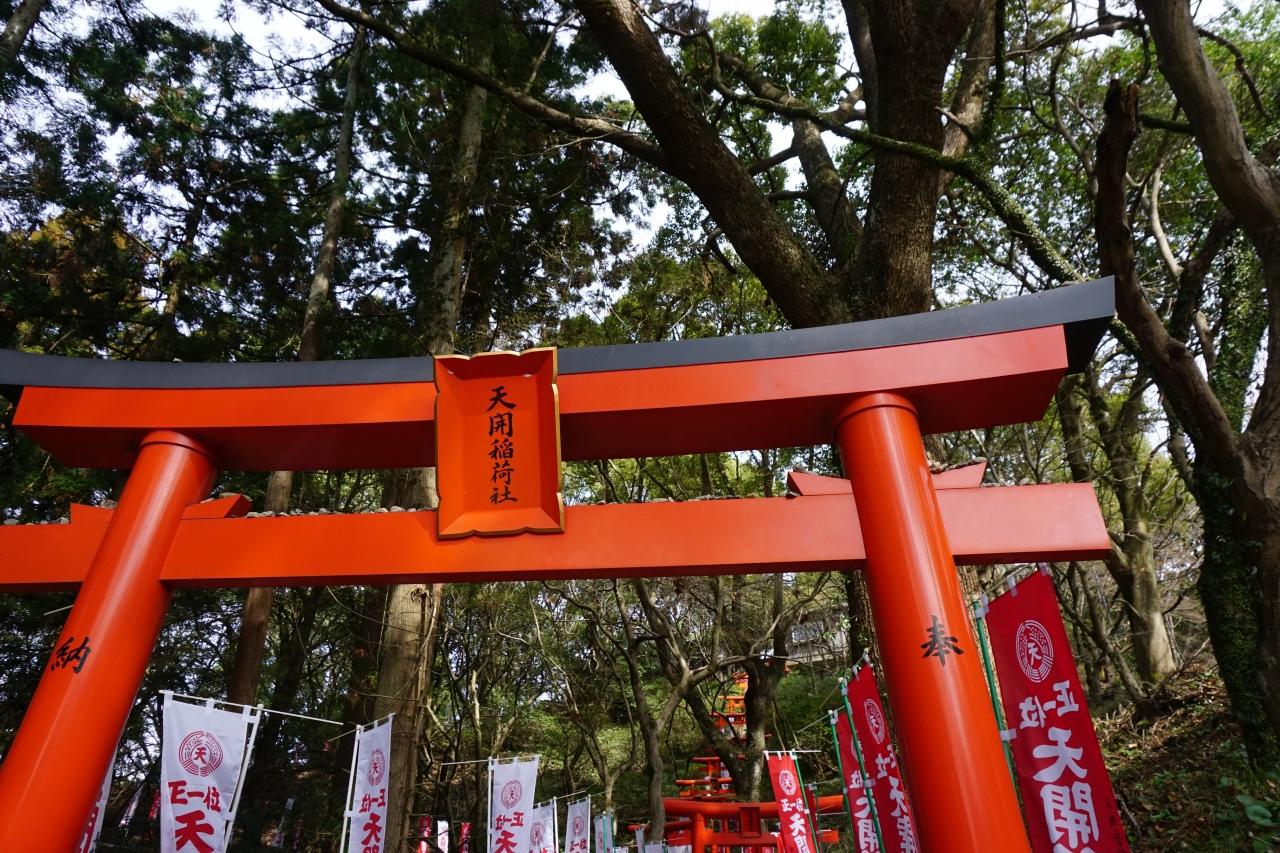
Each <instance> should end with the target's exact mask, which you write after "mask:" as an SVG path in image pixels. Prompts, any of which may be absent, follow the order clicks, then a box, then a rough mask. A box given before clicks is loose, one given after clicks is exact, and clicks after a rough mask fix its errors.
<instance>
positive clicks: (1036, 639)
mask: <svg viewBox="0 0 1280 853" xmlns="http://www.w3.org/2000/svg"><path fill="white" fill-rule="evenodd" d="M986 619H987V628H988V629H989V630H990V634H991V650H992V653H993V655H994V657H995V662H996V673H997V674H998V675H999V678H1000V695H1001V701H1002V702H1003V704H1004V713H1005V717H1006V719H1007V720H1008V723H1007V724H1008V725H1009V726H1010V727H1011V728H1012V729H1013V732H1014V738H1013V741H1012V747H1013V761H1014V767H1015V768H1016V770H1017V776H1018V786H1019V787H1020V788H1021V790H1022V802H1023V807H1024V808H1025V809H1026V810H1027V825H1028V826H1029V827H1030V830H1031V844H1032V849H1034V850H1035V851H1036V853H1084V851H1086V850H1087V851H1092V853H1116V851H1128V849H1129V842H1128V840H1127V839H1126V838H1125V834H1124V827H1123V826H1122V824H1121V823H1120V811H1119V809H1118V808H1117V807H1116V798H1115V794H1114V793H1113V792H1112V790H1111V779H1110V777H1109V776H1108V775H1107V768H1106V766H1105V765H1104V764H1103V761H1102V750H1101V749H1100V748H1099V747H1098V738H1097V735H1096V734H1095V733H1094V731H1093V719H1092V718H1091V717H1090V716H1089V708H1088V705H1087V704H1086V703H1085V699H1084V694H1083V693H1082V691H1081V689H1080V677H1079V675H1078V674H1077V673H1076V663H1075V659H1074V658H1073V657H1072V655H1071V649H1070V647H1069V646H1068V645H1067V632H1066V630H1065V629H1064V628H1063V625H1062V614H1061V612H1060V611H1059V610H1058V597H1057V594H1056V593H1055V592H1054V589H1053V581H1052V580H1051V579H1050V578H1049V576H1048V575H1047V574H1044V573H1043V572H1036V573H1035V574H1033V575H1032V576H1031V577H1029V578H1027V579H1025V580H1023V581H1022V582H1021V583H1019V584H1018V585H1017V586H1015V587H1014V588H1013V590H1011V591H1010V592H1008V593H1005V594H1004V595H1002V596H1000V597H999V598H997V599H996V600H995V601H993V602H991V605H990V609H989V611H988V613H987V617H986Z"/></svg>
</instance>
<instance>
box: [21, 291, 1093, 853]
mask: <svg viewBox="0 0 1280 853" xmlns="http://www.w3.org/2000/svg"><path fill="white" fill-rule="evenodd" d="M1112 312H1113V293H1112V286H1111V282H1110V281H1109V280H1103V281H1097V282H1091V283H1088V284H1080V285H1073V286H1070V287H1063V288H1058V289H1056V290H1053V291H1048V292H1045V293H1042V294H1036V295H1030V296H1023V297H1018V298H1015V299H1009V300H1003V301H1000V302H994V303H988V304H984V305H975V306H969V307H965V308H958V309H952V310H948V311H938V312H932V313H929V314H921V315H915V316H909V317H896V318H892V319H886V320H877V321H870V322H864V323H852V324H847V325H843V326H832V327H825V328H818V329H806V330H797V331H787V332H776V333H771V334H763V335H743V336H735V337H729V338H715V339H706V340H694V341H680V342H665V343H656V344H638V345H631V346H612V347H596V348H587V349H578V350H565V351H563V352H561V353H560V354H559V357H560V370H559V376H558V382H557V384H556V385H554V386H548V385H542V386H539V388H540V389H541V390H539V391H538V392H537V393H538V394H541V395H542V396H543V397H545V398H546V399H548V400H551V401H553V402H554V400H555V394H556V391H557V389H558V394H559V412H558V420H557V416H556V413H555V412H554V411H553V410H551V411H549V410H548V409H547V408H546V406H543V408H541V409H534V411H535V415H534V416H535V417H536V418H541V420H539V421H537V423H540V424H541V429H542V432H543V435H542V437H541V438H540V439H539V441H540V442H541V441H543V439H546V438H547V435H546V433H547V431H548V430H550V432H552V433H554V432H555V431H556V430H557V429H558V431H559V437H560V442H559V445H558V446H556V447H555V452H556V453H557V454H558V453H559V452H560V451H561V450H562V451H563V454H564V457H565V458H567V459H571V460H574V459H604V458H618V457H632V456H657V455H671V454H679V453H699V452H717V451H732V450H747V449H758V448H774V447H789V446H802V445H813V444H823V443H828V442H831V441H833V440H834V441H835V443H836V444H837V445H838V447H839V450H840V453H841V458H842V459H843V461H844V467H845V470H846V471H847V472H848V475H849V481H850V484H851V487H850V489H849V490H847V491H845V492H844V493H843V494H841V493H828V494H812V495H804V496H800V497H794V498H767V499H764V498H761V499H745V500H735V501H706V502H695V503H658V504H611V505H596V506H571V507H568V508H566V509H564V510H563V513H562V514H561V516H560V520H561V528H562V529H560V530H559V531H557V532H551V533H523V534H518V535H496V536H484V537H469V538H444V537H442V536H441V535H440V532H439V530H438V523H437V513H436V512H434V511H425V512H406V513H382V514H362V515H327V516H300V517H266V518H239V517H235V516H242V515H243V514H244V513H245V511H246V510H247V509H248V504H247V502H246V501H245V500H244V499H243V498H224V499H220V500H215V501H206V502H203V503H201V502H200V501H201V499H202V498H204V496H205V495H206V494H207V493H208V491H209V489H210V488H211V486H212V483H213V480H214V476H215V472H216V470H217V469H224V470H258V471H262V470H272V469H277V468H286V469H294V470H310V469H350V468H401V467H412V466H424V465H437V466H438V467H440V468H441V476H442V477H444V474H445V471H447V470H452V472H453V473H452V474H451V475H450V477H451V478H452V479H457V478H458V476H459V475H460V474H462V473H465V471H464V465H463V461H462V459H461V458H456V457H458V456H459V455H460V452H454V451H450V452H449V453H444V454H441V455H442V457H443V458H440V459H437V452H436V448H437V442H438V441H445V440H447V441H448V445H447V446H449V447H451V448H456V447H460V446H464V445H459V444H458V442H459V441H462V440H463V439H462V438H459V436H458V432H459V430H458V429H456V426H457V425H456V424H455V422H454V421H446V419H445V415H444V413H443V411H442V413H441V416H440V419H439V421H438V420H437V414H436V411H435V409H436V406H437V404H439V403H440V402H441V401H442V400H445V399H447V400H448V401H449V402H448V406H449V407H450V408H449V411H450V412H452V411H453V409H454V408H459V407H462V408H465V406H466V405H471V406H473V408H474V402H475V401H474V399H473V400H472V401H471V402H470V403H467V402H466V400H465V399H464V397H465V395H463V394H461V393H458V395H457V396H447V395H446V396H442V397H440V399H437V397H438V396H439V395H438V391H437V386H439V387H440V388H441V391H440V392H439V394H445V391H444V390H443V389H444V388H445V384H444V383H443V379H444V376H443V374H442V372H441V371H442V366H443V369H444V373H447V374H448V375H449V376H450V377H453V378H451V379H450V380H449V381H450V382H454V381H455V379H456V378H457V376H460V375H461V374H463V373H465V372H466V371H463V370H462V369H461V367H460V366H459V365H460V363H459V362H456V361H448V362H446V361H445V360H443V359H437V360H434V361H433V360H432V359H429V358H408V359H386V360H375V361H350V362H313V363H287V364H286V363H279V364H228V365H206V364H167V363H141V362H139V363H125V362H111V361H96V360H85V359H70V358H60V357H54V356H36V355H30V354H24V353H16V352H9V351H0V392H3V393H4V394H5V395H6V396H8V397H9V398H10V399H12V400H15V401H16V402H17V411H16V413H15V417H14V424H15V426H17V427H18V428H20V429H21V430H22V431H23V432H24V433H26V434H27V435H28V436H29V437H30V438H32V439H33V440H35V441H36V442H38V443H39V444H40V445H41V446H42V447H44V448H45V449H47V450H48V451H49V452H50V453H52V454H53V455H54V456H55V457H56V458H58V459H59V460H61V461H62V462H64V463H66V464H69V465H76V466H81V467H95V468H131V469H132V471H131V473H130V475H129V479H128V482H127V484H126V486H125V489H124V492H123V494H122V495H121V497H120V501H119V504H118V506H117V507H116V509H114V510H105V509H93V508H88V507H75V508H73V511H72V516H71V523H70V524H67V525H39V526H32V525H21V526H5V527H2V528H0V591H33V590H52V589H74V588H77V587H78V588H79V593H78V595H77V597H76V602H75V605H74V606H73V608H72V610H71V613H70V615H69V616H68V618H67V621H66V624H65V626H64V627H63V630H62V633H61V635H60V636H59V638H58V641H57V643H56V645H55V649H54V652H53V654H52V656H51V658H50V664H49V668H48V669H47V670H46V672H45V674H44V676H43V678H42V679H41V682H40V685H39V687H38V688H37V690H36V693H35V696H34V697H33V699H32V701H31V704H30V706H29V708H28V710H27V713H26V716H25V717H24V719H23V722H22V725H21V727H20V728H19V731H18V732H17V735H16V737H15V739H14V741H13V744H12V746H11V748H10V750H9V753H8V755H7V756H6V757H5V760H4V763H3V765H0V849H4V850H10V849H13V850H17V849H33V850H71V849H72V848H73V846H74V844H75V842H76V841H77V840H78V837H79V834H80V832H81V830H82V828H83V823H84V819H85V816H86V815H87V814H88V813H89V811H90V809H91V807H92V805H93V802H94V800H95V797H96V794H97V790H98V786H99V783H100V782H101V780H102V776H103V774H104V773H105V772H106V768H107V766H108V764H109V762H110V760H111V753H112V751H113V749H114V748H115V744H116V741H117V739H118V737H119V735H120V732H121V730H122V728H123V725H124V722H125V718H126V716H127V715H128V713H129V710H130V708H131V707H132V704H133V700H134V695H135V693H136V691H137V688H138V685H139V683H140V681H141V677H142V674H143V671H144V670H145V668H146V664H147V660H148V658H149V656H150V653H151V649H152V647H153V644H154V642H155V639H156V636H157V634H158V632H159V630H160V627H161V624H162V622H163V619H164V613H165V609H166V606H167V604H168V601H169V596H170V594H171V591H172V590H173V589H174V588H178V587H215V586H217V587H233V586H239V587H247V586H258V585H269V586H288V585H310V584H353V583H364V584H369V583H375V584H376V583H395V582H404V581H414V582H430V581H453V582H474V581H494V580H529V579H549V578H567V577H618V576H640V575H678V574H685V575H707V574H721V573H732V572H776V571H819V570H840V571H846V570H851V569H856V568H865V570H866V571H867V583H868V589H869V594H870V597H871V605H872V610H873V616H874V619H875V629H876V631H877V635H878V637H879V641H880V647H881V652H882V659H883V665H884V674H885V679H886V682H887V687H888V693H889V699H890V703H891V706H892V710H893V716H894V720H895V723H896V727H897V731H898V734H899V737H900V740H901V747H902V750H901V760H902V763H903V766H904V775H905V778H906V781H907V785H908V788H909V790H910V793H911V797H912V801H913V805H914V810H915V812H916V814H917V816H918V822H919V830H920V834H921V839H922V847H923V849H925V850H930V851H941V850H947V851H980V850H1001V851H1018V850H1027V849H1028V846H1027V840H1026V835H1025V832H1024V830H1023V826H1022V821H1021V817H1020V814H1019V810H1018V802H1017V798H1016V795H1015V793H1014V789H1013V785H1012V783H1011V780H1010V778H1009V773H1008V769H1007V767H1006V765H1005V759H1004V753H1003V751H1002V749H1001V744H1000V740H999V734H998V732H997V726H996V722H995V718H994V714H993V712H992V708H991V703H990V700H989V698H988V696H987V689H986V684H985V681H984V675H983V671H982V667H981V663H980V661H979V656H978V655H977V654H973V653H970V654H961V655H950V656H949V658H948V659H947V663H946V665H945V666H944V665H942V659H940V658H938V657H930V656H928V652H927V651H926V653H925V655H923V656H922V654H921V649H922V648H926V646H927V645H928V643H927V642H926V641H927V640H928V638H929V636H930V635H929V634H928V632H929V631H930V628H931V626H932V627H933V630H934V632H935V633H936V630H937V626H938V625H939V624H942V625H944V626H945V628H946V630H947V631H948V632H949V633H951V634H954V635H956V636H958V637H959V644H960V646H961V648H962V649H963V650H965V651H969V650H972V649H973V648H974V639H973V637H972V635H971V632H970V631H969V629H968V627H967V626H968V620H967V616H966V611H965V602H964V599H963V595H962V592H961V589H960V584H959V578H958V575H957V573H956V570H955V565H956V563H957V562H960V563H965V564H983V563H999V562H1009V561H1016V560H1028V561H1029V560H1061V559H1086V558H1097V557H1101V556H1102V555H1104V554H1105V553H1106V552H1107V551H1108V550H1109V541H1108V537H1107V533H1106V529H1105V526H1104V524H1103V521H1102V518H1101V515H1100V513H1099V511H1098V507H1097V502H1096V498H1095V496H1094V494H1093V491H1092V488H1091V487H1090V486H1089V485H1087V484H1063V485H1046V486H1022V487H1009V488H985V489H984V488H948V489H939V488H936V487H935V484H934V481H933V478H932V477H931V475H930V472H929V467H928V463H927V460H926V458H925V454H924V449H923V445H922V442H921V434H922V433H936V432H947V431H953V430H960V429H968V428H975V427H984V426H992V425H997V424H1007V423H1017V422H1024V421H1030V420H1035V419H1038V418H1039V417H1040V416H1041V415H1042V414H1043V412H1044V410H1045V408H1046V406H1047V405H1048V402H1049V400H1050V399H1051V398H1052V396H1053V393H1054V391H1055V390H1056V388H1057V386H1058V383H1059V381H1060V380H1061V378H1062V377H1063V375H1064V374H1066V373H1067V372H1069V371H1075V370H1079V369H1081V368H1082V367H1083V366H1084V364H1085V363H1086V362H1087V359H1088V358H1089V356H1090V354H1091V353H1092V351H1093V349H1094V347H1095V346H1096V343H1097V340H1098V338H1099V337H1100V335H1101V334H1102V333H1103V331H1104V330H1105V328H1106V326H1107V323H1108V322H1109V320H1110V317H1111V315H1112ZM499 358H500V357H495V358H494V359H493V361H492V362H487V363H489V364H491V365H496V364H498V363H499ZM508 358H516V357H515V356H509V357H508ZM519 358H525V357H524V356H521V357H519ZM550 358H551V366H550V368H549V369H550V371H551V373H550V374H549V375H554V370H555V364H554V358H555V355H554V353H553V354H552V355H551V357H550ZM545 361H546V359H545V358H544V359H543V362H545ZM482 362H486V360H485V359H477V360H475V361H473V362H470V364H475V365H479V364H481V363H482ZM524 363H525V362H521V365H523V364H524ZM513 364H514V362H513ZM514 369H515V370H516V371H517V372H515V373H510V374H502V373H497V374H493V373H492V371H491V370H490V374H492V375H489V376H488V378H489V379H490V380H492V381H498V380H502V378H503V377H504V376H505V377H506V379H505V380H503V381H506V382H509V383H511V387H513V388H515V387H518V386H519V383H521V382H527V381H535V380H532V379H530V377H531V375H532V373H531V372H525V373H519V372H518V371H521V370H525V368H524V367H523V366H518V367H515V368H514ZM539 369H541V368H539ZM468 370H470V368H468ZM529 370H530V371H533V369H532V368H529ZM480 372H481V373H484V370H483V369H482V370H481V371H480ZM438 374H439V375H438ZM455 374H457V376H455ZM495 377H497V379H495ZM482 378H483V377H482ZM483 384H484V385H485V386H488V385H489V384H490V383H489V382H488V381H486V382H484V383H483ZM501 387H503V386H501V385H499V386H498V387H496V388H493V389H492V390H493V391H494V392H495V395H494V397H493V398H490V400H489V408H490V409H492V408H493V407H494V405H495V400H497V402H502V401H501V400H498V399H497V398H498V397H499V396H501V395H502V392H501V391H500V390H499V389H500V388H501ZM519 387H523V386H519ZM548 388H549V389H550V391H548V390H547V389H548ZM448 393H449V394H454V393H455V392H452V391H450V392H448ZM485 393H488V391H487V390H486V391H485ZM512 399H515V398H514V397H513V398H512ZM522 399H524V398H522ZM481 402H482V403H483V401H481ZM464 404H465V405H464ZM503 404H504V405H506V403H503ZM530 405H532V404H530ZM475 411H483V406H482V407H481V409H479V410H475ZM498 411H499V413H501V411H502V410H501V409H499V410H498ZM539 413H540V414H539ZM448 417H449V418H452V417H453V415H452V414H450V415H448ZM548 418H549V420H548ZM438 422H439V424H440V427H441V428H440V429H439V430H437V423H438ZM446 423H448V424H450V425H449V426H448V428H447V429H446V428H445V424H446ZM489 430H490V433H492V432H493V423H492V422H490V426H489ZM468 440H473V439H468ZM467 446H469V445H467ZM496 446H497V445H496V440H495V451H496ZM550 446H551V445H549V444H545V443H542V444H540V445H539V448H538V449H537V450H535V451H534V452H535V454H537V455H536V459H537V460H538V464H537V465H535V466H534V467H533V468H530V467H529V466H528V465H527V464H525V465H524V468H525V473H522V474H521V476H534V475H541V476H544V477H545V476H549V475H548V467H549V463H554V464H555V466H556V470H555V481H554V482H555V484H556V486H555V488H558V482H559V479H558V476H559V475H558V461H559V460H558V458H550V457H549V453H550V452H551V451H548V448H549V447H550ZM450 466H453V467H452V469H451V468H450ZM497 467H498V466H497V464H496V463H495V465H494V468H495V470H496V468H497ZM530 471H532V472H533V474H529V473H528V472H530ZM508 476H510V475H508ZM473 485H474V484H473ZM467 488H471V487H470V486H468V487H467ZM818 491H820V492H838V490H835V489H828V488H820V489H818ZM553 494H554V492H553ZM455 498H456V500H455ZM442 500H443V499H442ZM449 500H450V501H451V502H454V508H455V509H456V505H457V504H466V503H468V502H470V505H471V506H472V507H474V506H476V505H477V504H478V505H480V506H481V507H482V508H483V505H484V502H483V499H481V498H478V497H477V495H475V494H474V493H473V492H468V491H467V490H466V489H465V488H463V487H462V486H461V485H460V486H459V487H458V490H457V492H456V494H452V493H451V496H450V497H449ZM491 500H492V501H494V503H495V506H497V501H498V495H497V492H496V491H495V492H494V494H493V496H492V497H491ZM544 509H546V510H547V518H552V520H554V518H553V517H554V516H555V514H556V512H555V511H556V509H558V502H557V505H556V506H546V507H544ZM481 514H482V515H483V514H484V513H481ZM464 515H465V513H464ZM450 517H451V519H454V518H456V517H457V516H456V512H453V511H452V510H451V516H450ZM486 523H487V522H486ZM450 524H451V526H450V527H449V529H448V530H447V531H446V533H447V534H448V535H453V533H454V531H456V530H458V529H460V528H459V527H457V526H453V521H452V520H451V522H450ZM523 526H526V527H532V526H533V525H523ZM477 529H480V530H482V531H487V532H489V533H500V532H503V531H502V530H501V528H500V527H488V528H485V527H483V524H481V525H478V526H477ZM539 529H546V528H545V527H542V528H539ZM36 814H39V815H41V816H42V818H43V819H42V820H39V821H32V820H31V816H32V815H36ZM696 853H703V851H696Z"/></svg>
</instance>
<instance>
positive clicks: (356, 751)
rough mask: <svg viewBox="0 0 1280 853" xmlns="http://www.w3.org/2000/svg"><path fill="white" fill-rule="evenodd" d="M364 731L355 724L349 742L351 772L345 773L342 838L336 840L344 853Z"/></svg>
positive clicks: (339, 852) (359, 725) (339, 851)
mask: <svg viewBox="0 0 1280 853" xmlns="http://www.w3.org/2000/svg"><path fill="white" fill-rule="evenodd" d="M363 731H364V726H363V725H362V724H359V723H357V724H356V737H355V741H354V742H353V743H352V744H351V772H349V773H348V774H347V798H346V799H345V800H343V803H342V838H341V840H340V841H339V842H338V853H346V849H347V833H348V832H349V831H350V830H351V807H352V805H353V803H352V802H351V797H352V795H353V794H354V792H355V789H356V761H357V760H358V759H359V756H360V733H361V732H363Z"/></svg>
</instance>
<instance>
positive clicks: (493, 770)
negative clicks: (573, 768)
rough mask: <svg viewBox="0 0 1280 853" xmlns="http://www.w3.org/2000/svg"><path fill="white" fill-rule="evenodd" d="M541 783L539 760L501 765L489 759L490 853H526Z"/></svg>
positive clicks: (493, 759) (535, 757) (495, 760)
mask: <svg viewBox="0 0 1280 853" xmlns="http://www.w3.org/2000/svg"><path fill="white" fill-rule="evenodd" d="M537 784H538V758H537V756H534V757H533V758H531V759H529V760H528V761H519V760H517V761H510V762H507V763H506V764H501V763H499V762H498V760H497V759H495V758H491V759H489V853H525V851H527V850H528V849H529V830H530V828H531V820H530V817H531V814H532V812H533V789H534V787H535V786H536V785H537Z"/></svg>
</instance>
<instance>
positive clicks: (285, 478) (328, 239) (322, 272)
mask: <svg viewBox="0 0 1280 853" xmlns="http://www.w3.org/2000/svg"><path fill="white" fill-rule="evenodd" d="M365 38H366V36H365V30H364V28H363V27H357V28H356V32H355V41H354V42H353V43H352V45H351V52H350V54H349V55H348V57H347V90H346V95H345V97H344V99H343V105H342V121H341V124H340V126H339V129H338V144H337V147H336V148H335V150H334V175H333V187H332V189H331V190H330V193H329V204H328V207H327V208H326V210H325V218H324V228H323V230H322V232H321V236H320V248H319V250H318V252H317V254H316V264H315V269H314V271H313V273H312V277H311V286H310V288H309V289H308V293H307V306H306V309H305V310H304V312H303V318H302V332H301V337H300V341H299V344H298V361H315V360H316V359H317V358H319V356H320V343H319V340H320V327H321V323H322V319H323V317H324V315H325V313H326V311H327V308H328V305H329V299H330V293H331V290H332V284H333V272H334V269H335V267H336V266H337V258H338V241H339V239H340V238H341V236H342V228H343V223H344V213H345V211H346V205H347V189H348V186H349V184H350V182H351V157H352V154H351V149H352V139H353V137H354V134H355V114H356V101H357V98H358V96H359V88H360V66H361V63H362V61H363V58H364V49H365ZM292 489H293V472H292V471H272V472H271V476H270V477H269V478H268V480H267V494H266V498H265V500H264V501H263V509H264V510H265V511H267V512H285V511H287V510H288V509H289V494H290V492H291V491H292ZM274 602H275V590H274V589H272V588H271V587H254V588H253V589H250V590H249V591H248V592H247V593H246V594H245V599H244V608H243V610H242V612H241V617H240V631H239V633H238V634H237V636H236V651H235V657H234V659H233V661H232V664H231V674H230V676H229V677H228V680H227V681H228V683H227V699H228V701H231V702H240V703H244V704H247V705H249V704H253V703H254V701H255V699H254V697H255V696H256V694H257V690H258V682H259V680H260V678H261V675H262V658H263V655H264V654H265V653H266V641H267V632H268V630H269V629H270V627H271V609H272V606H273V604H274Z"/></svg>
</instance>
